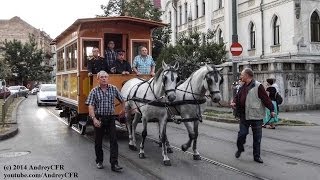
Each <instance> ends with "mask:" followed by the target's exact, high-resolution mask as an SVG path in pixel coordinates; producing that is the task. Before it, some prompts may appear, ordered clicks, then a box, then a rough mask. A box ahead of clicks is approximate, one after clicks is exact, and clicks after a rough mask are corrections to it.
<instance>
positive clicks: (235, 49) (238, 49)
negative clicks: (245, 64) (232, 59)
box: [230, 42, 243, 56]
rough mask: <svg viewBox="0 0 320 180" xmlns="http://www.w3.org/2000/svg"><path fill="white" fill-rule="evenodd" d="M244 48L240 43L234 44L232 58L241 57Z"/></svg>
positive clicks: (231, 48)
mask: <svg viewBox="0 0 320 180" xmlns="http://www.w3.org/2000/svg"><path fill="white" fill-rule="evenodd" d="M242 50H243V49H242V46H241V44H240V43H237V42H234V43H232V45H231V47H230V52H231V54H232V56H239V55H240V54H241V53H242Z"/></svg>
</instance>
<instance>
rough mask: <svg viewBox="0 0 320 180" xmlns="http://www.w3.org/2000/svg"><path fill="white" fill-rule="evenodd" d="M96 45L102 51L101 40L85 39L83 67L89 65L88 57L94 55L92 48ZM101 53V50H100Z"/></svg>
mask: <svg viewBox="0 0 320 180" xmlns="http://www.w3.org/2000/svg"><path fill="white" fill-rule="evenodd" d="M94 47H98V48H99V49H100V51H101V48H100V41H92V40H91V41H88V40H86V41H83V56H82V57H83V59H82V63H83V67H85V68H86V67H87V66H88V59H89V58H90V57H91V56H92V49H93V48H94ZM100 53H101V52H100Z"/></svg>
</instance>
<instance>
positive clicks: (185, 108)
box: [166, 65, 223, 160]
mask: <svg viewBox="0 0 320 180" xmlns="http://www.w3.org/2000/svg"><path fill="white" fill-rule="evenodd" d="M221 69H222V68H216V67H214V66H212V67H210V66H209V65H205V66H203V67H201V68H200V69H198V70H197V71H195V72H194V73H193V74H191V75H190V77H189V78H188V79H187V80H186V81H185V82H183V83H182V84H180V85H178V87H177V92H176V95H177V97H176V99H175V101H174V102H173V103H172V105H173V106H171V108H170V109H171V111H170V115H171V116H174V115H179V116H181V118H182V119H181V121H182V122H184V125H185V126H186V128H187V130H188V134H189V140H188V142H187V143H185V144H183V145H182V146H181V149H182V150H183V151H186V150H187V149H188V148H189V147H190V146H191V143H192V141H193V159H194V160H200V159H201V157H200V155H199V152H198V151H197V138H198V134H199V132H198V126H199V122H201V121H202V114H203V112H204V110H205V108H206V97H207V96H206V94H210V95H209V97H210V98H211V100H212V101H213V102H219V101H220V100H221V94H220V89H219V86H220V85H221V84H222V82H223V78H222V76H221V74H220V72H219V71H220V70H221ZM191 122H193V129H192V125H191ZM166 141H167V140H166ZM167 146H169V147H170V145H169V142H168V141H167Z"/></svg>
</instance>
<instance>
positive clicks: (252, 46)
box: [250, 22, 256, 49]
mask: <svg viewBox="0 0 320 180" xmlns="http://www.w3.org/2000/svg"><path fill="white" fill-rule="evenodd" d="M255 48H256V30H255V27H254V24H253V23H252V22H251V24H250V49H255Z"/></svg>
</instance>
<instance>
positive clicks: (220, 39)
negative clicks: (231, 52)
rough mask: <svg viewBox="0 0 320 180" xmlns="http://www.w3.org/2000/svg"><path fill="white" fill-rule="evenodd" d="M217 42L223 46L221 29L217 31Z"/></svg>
mask: <svg viewBox="0 0 320 180" xmlns="http://www.w3.org/2000/svg"><path fill="white" fill-rule="evenodd" d="M218 38H219V39H218V42H219V44H223V36H222V30H221V29H219V31H218Z"/></svg>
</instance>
